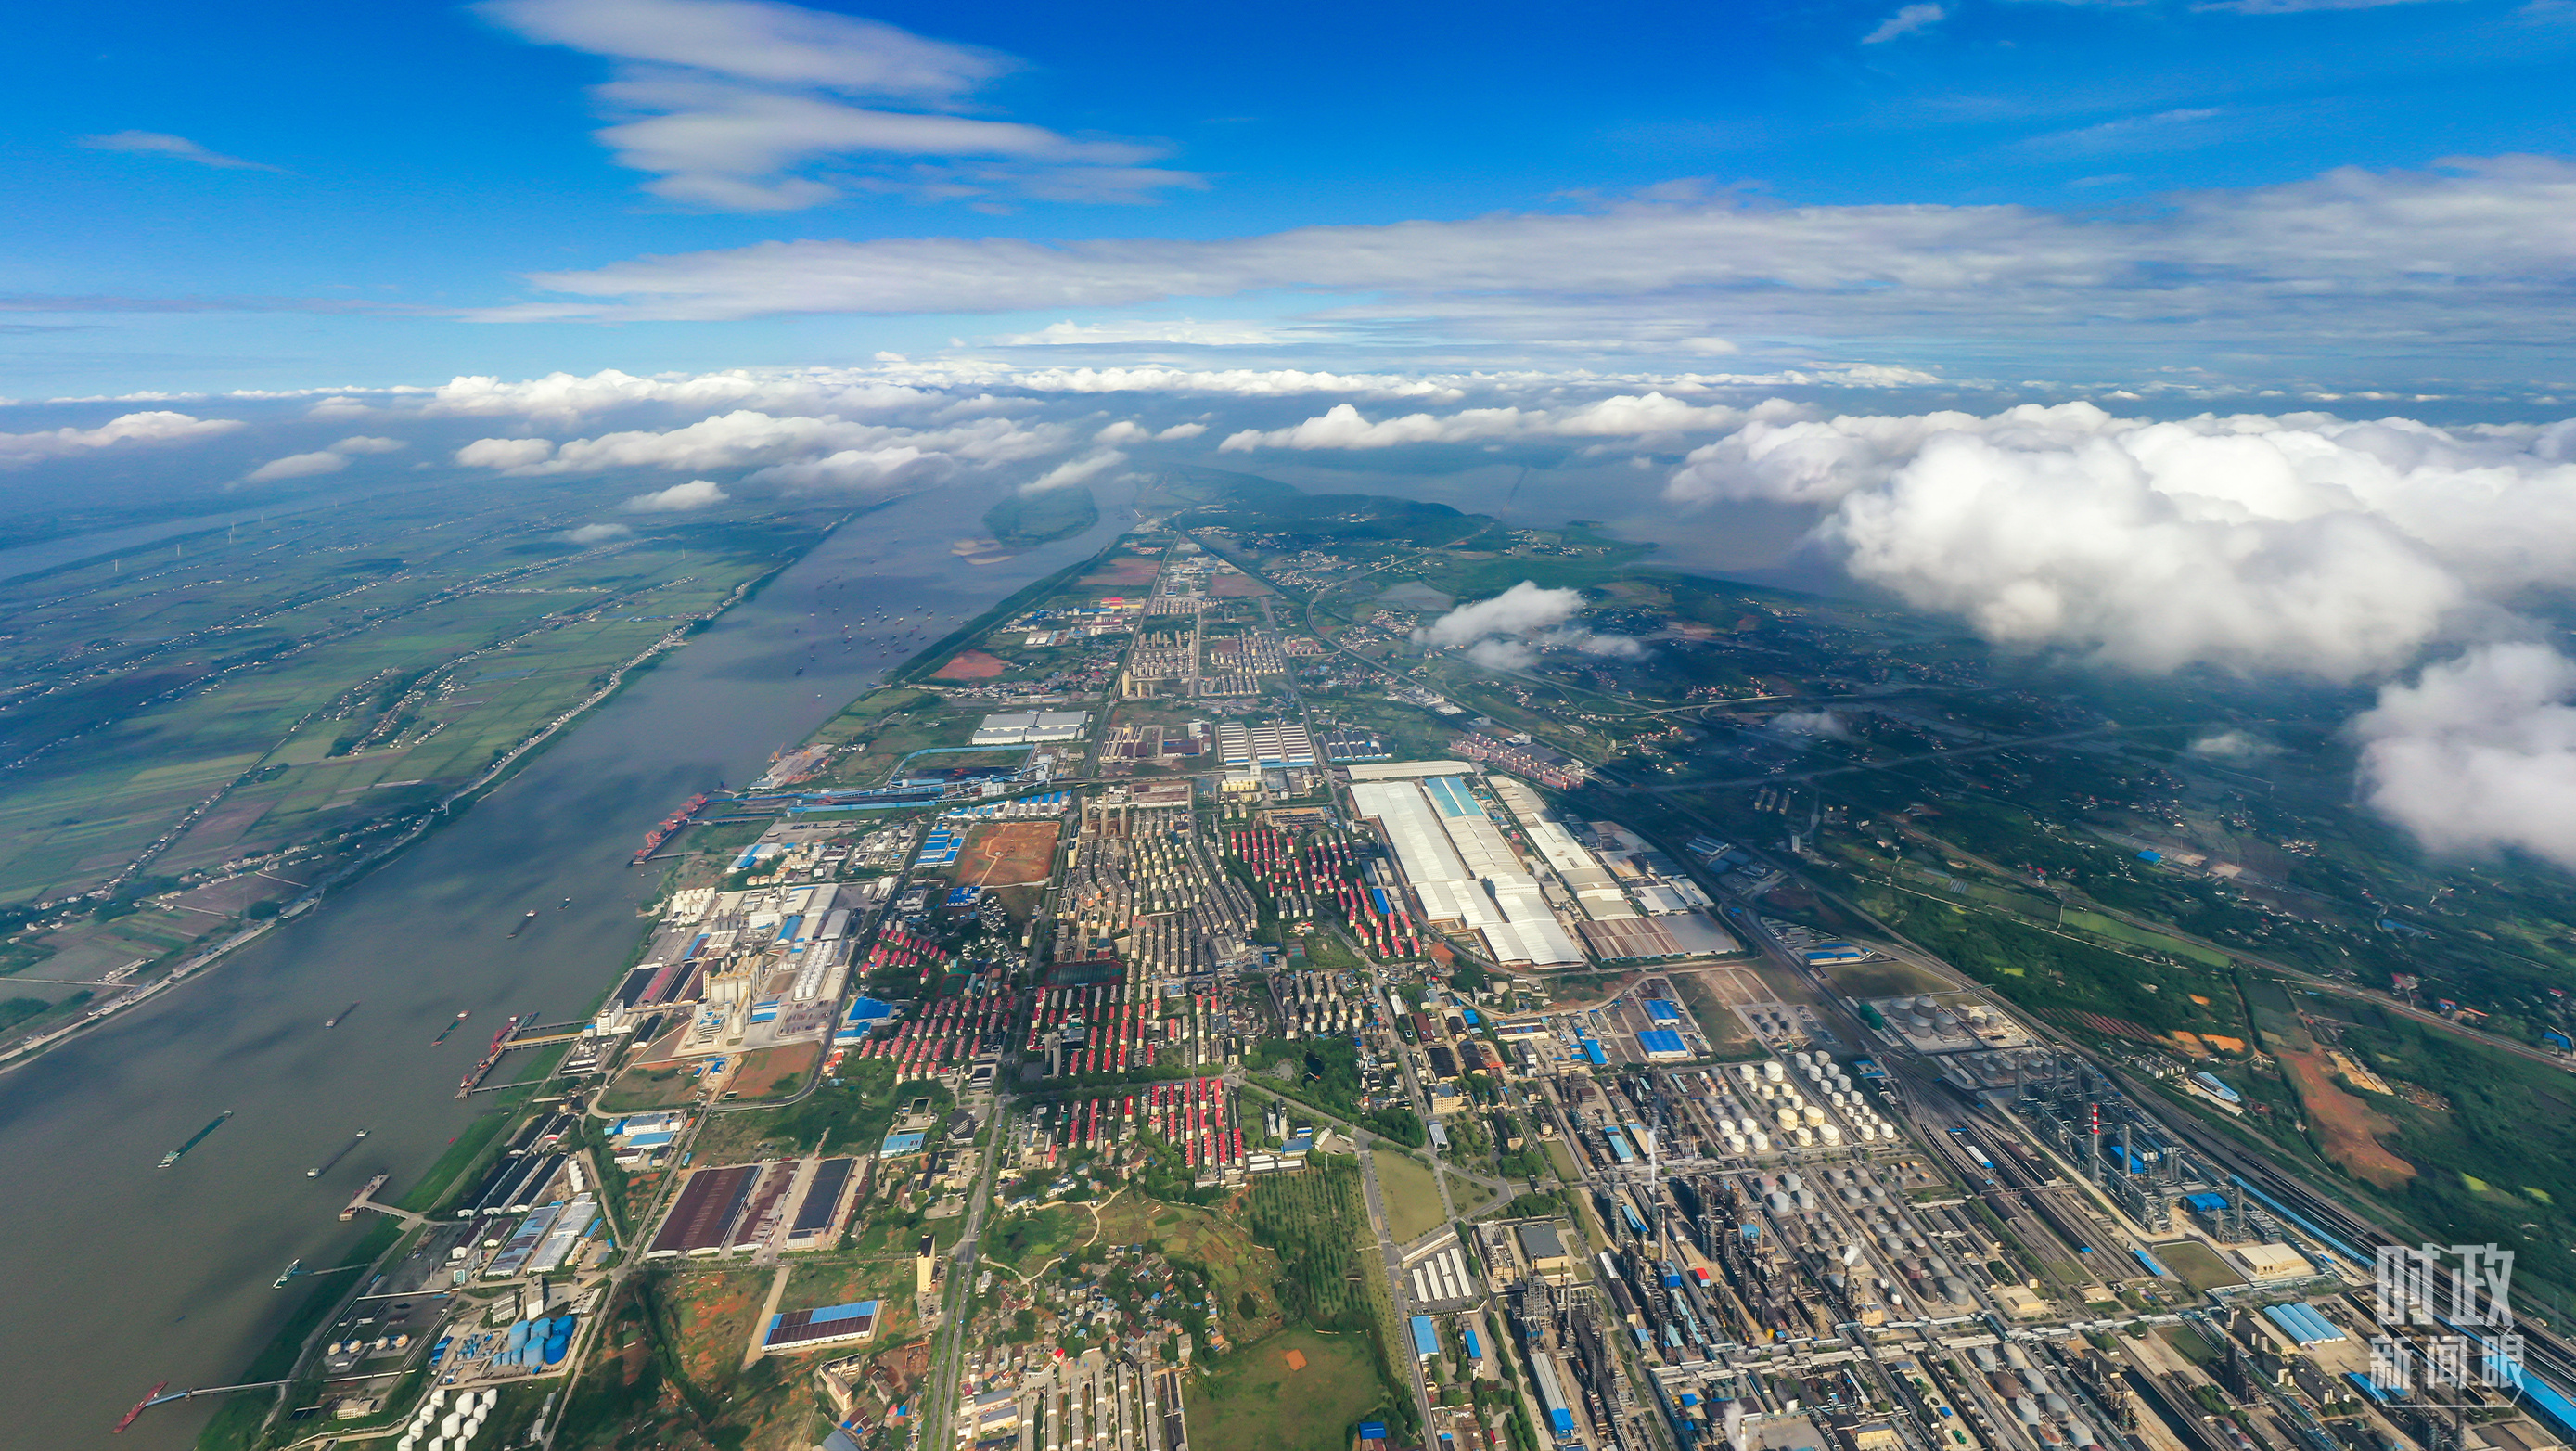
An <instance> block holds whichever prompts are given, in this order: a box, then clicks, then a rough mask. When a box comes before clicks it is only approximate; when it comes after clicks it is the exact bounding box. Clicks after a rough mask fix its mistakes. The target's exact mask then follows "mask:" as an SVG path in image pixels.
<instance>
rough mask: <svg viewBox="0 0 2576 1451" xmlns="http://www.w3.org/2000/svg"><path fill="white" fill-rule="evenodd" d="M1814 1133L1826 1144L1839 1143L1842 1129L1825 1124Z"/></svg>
mask: <svg viewBox="0 0 2576 1451" xmlns="http://www.w3.org/2000/svg"><path fill="white" fill-rule="evenodd" d="M1816 1134H1817V1136H1818V1137H1820V1138H1822V1139H1823V1140H1824V1141H1825V1142H1826V1143H1827V1144H1839V1143H1841V1142H1842V1141H1843V1131H1842V1130H1841V1129H1838V1128H1836V1127H1834V1126H1833V1125H1832V1124H1827V1125H1825V1126H1824V1127H1823V1128H1820V1129H1818V1130H1816Z"/></svg>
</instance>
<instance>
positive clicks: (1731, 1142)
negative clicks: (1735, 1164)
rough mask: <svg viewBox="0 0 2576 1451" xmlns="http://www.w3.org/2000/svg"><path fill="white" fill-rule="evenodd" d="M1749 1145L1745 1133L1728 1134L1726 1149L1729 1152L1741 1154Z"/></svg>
mask: <svg viewBox="0 0 2576 1451" xmlns="http://www.w3.org/2000/svg"><path fill="white" fill-rule="evenodd" d="M1747 1147H1749V1143H1748V1141H1747V1140H1746V1139H1745V1137H1744V1135H1742V1134H1728V1135H1727V1136H1726V1151H1727V1152H1728V1153H1730V1154H1741V1153H1743V1152H1744V1151H1745V1149H1746V1148H1747Z"/></svg>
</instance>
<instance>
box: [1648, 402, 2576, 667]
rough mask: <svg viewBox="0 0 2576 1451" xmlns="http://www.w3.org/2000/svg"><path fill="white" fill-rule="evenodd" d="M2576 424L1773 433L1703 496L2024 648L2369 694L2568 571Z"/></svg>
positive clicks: (2573, 539) (1729, 462) (1699, 491)
mask: <svg viewBox="0 0 2576 1451" xmlns="http://www.w3.org/2000/svg"><path fill="white" fill-rule="evenodd" d="M2571 458H2576V424H2557V425H2552V426H2549V427H2546V428H2540V427H2502V426H2480V427H2471V428H2455V429H2441V428H2434V427H2431V426H2429V425H2425V424H2421V423H2415V422H2412V421H2409V420H2405V419H2386V420H2380V421H2376V422H2363V423H2356V422H2350V421H2347V420H2343V419H2337V418H2332V417H2328V416H2325V415H2321V414H2291V415H2284V416H2278V417H2274V416H2264V415H2242V416H2235V417H2223V418H2222V417H2214V416H2203V417H2199V418H2191V419H2184V420H2179V421H2174V422H2151V421H2148V420H2144V419H2134V418H2119V417H2115V416H2113V415H2112V414H2109V413H2107V412H2105V411H2103V410H2101V409H2099V408H2097V407H2094V406H2093V405H2090V404H2081V403H2078V404H2067V405H2062V406H2058V407H2051V408H2042V407H2022V408H2014V409H2009V410H2006V411H2005V412H2002V413H1999V414H1995V415H1992V416H1990V417H1978V416H1975V415H1970V414H1964V413H1933V414H1923V415H1917V416H1912V417H1841V418H1796V419H1791V420H1788V421H1780V420H1777V419H1756V420H1754V421H1752V422H1749V423H1747V424H1746V425H1745V426H1744V427H1743V428H1741V429H1739V430H1737V431H1736V432H1735V433H1732V434H1730V435H1728V436H1727V437H1725V438H1722V439H1719V440H1718V441H1716V442H1714V443H1711V444H1709V445H1707V446H1705V447H1703V448H1700V449H1697V450H1694V451H1693V452H1692V453H1691V454H1690V455H1689V457H1688V458H1687V459H1686V461H1685V462H1684V464H1683V466H1682V467H1681V468H1680V469H1679V470H1677V471H1676V472H1675V473H1674V474H1673V476H1672V478H1671V481H1670V483H1669V485H1668V489H1667V493H1668V496H1669V497H1671V498H1673V499H1674V500H1676V501H1677V502H1681V503H1685V504H1688V503H1696V502H1704V501H1708V500H1713V499H1774V500H1782V501H1787V502H1798V503H1811V504H1818V505H1823V506H1827V507H1828V508H1829V512H1828V513H1827V515H1826V517H1825V520H1824V522H1823V523H1822V524H1821V525H1820V527H1819V529H1818V538H1819V539H1820V540H1821V541H1822V542H1823V543H1825V544H1827V545H1829V546H1831V547H1832V548H1834V549H1836V550H1837V551H1839V552H1840V554H1841V556H1842V558H1843V559H1844V562H1845V564H1846V567H1847V568H1848V569H1849V570H1850V571H1851V573H1853V574H1854V575H1856V576H1858V577H1860V578H1862V579H1866V580H1870V581H1873V582H1875V583H1878V584H1882V585H1885V586H1887V587H1888V588H1890V589H1893V590H1895V591H1896V592H1897V593H1899V594H1900V595H1902V596H1904V597H1905V598H1906V599H1907V600H1909V601H1910V602H1912V603H1914V604H1916V605H1918V606H1922V607H1926V608H1930V609H1936V610H1941V611H1945V612H1948V613H1951V614H1955V615H1958V616H1960V617H1962V618H1964V619H1966V620H1967V621H1968V622H1969V623H1970V624H1971V625H1973V626H1974V627H1975V628H1976V629H1977V630H1978V631H1979V632H1980V633H1982V634H1984V635H1985V636H1986V637H1987V638H1989V639H1992V640H1995V641H1998V642H2002V643H2008V644H2017V645H2034V646H2061V647H2071V648H2074V649H2076V650H2079V651H2083V652H2086V653H2089V654H2091V655H2093V656H2095V657H2096V658H2099V659H2102V660H2104V661H2107V662H2109V663H2114V664H2118V665H2122V666H2126V667H2129V668H2134V669H2140V670H2151V671H2161V670H2170V669H2173V668H2176V667H2178V666H2181V665H2184V664H2187V663H2192V662H2205V663H2214V664H2220V665H2227V666H2235V667H2242V668H2248V669H2283V670H2294V671H2303V672H2308V673H2312V674H2316V675H2320V676H2324V677H2328V678H2333V679H2349V678H2353V677H2355V676H2361V675H2367V674H2371V673H2374V672H2378V671H2383V670H2388V669H2393V668H2396V667H2398V666H2401V665H2403V664H2405V663H2407V662H2409V661H2411V660H2412V659H2414V658H2415V657H2416V656H2417V655H2418V654H2419V653H2420V652H2421V651H2422V650H2423V649H2424V648H2425V647H2426V646H2427V645H2428V644H2429V643H2431V642H2432V641H2434V640H2436V639H2437V638H2439V637H2440V636H2441V635H2442V633H2443V632H2444V631H2445V629H2446V628H2448V627H2449V626H2450V625H2452V624H2453V623H2455V622H2456V621H2457V620H2458V619H2459V618H2460V617H2461V614H2462V612H2464V611H2467V610H2470V609H2472V608H2476V607H2478V606H2480V605H2481V604H2482V603H2484V604H2487V605H2490V606H2491V605H2492V604H2493V603H2494V602H2496V601H2499V600H2501V599H2502V598H2503V597H2504V596H2506V595H2507V594H2509V593H2510V592H2511V591H2513V590H2515V589H2518V588H2521V587H2523V586H2525V585H2531V584H2539V583H2546V582H2549V581H2552V580H2555V579H2559V578H2561V577H2563V568H2564V567H2563V563H2562V561H2564V560H2565V559H2566V558H2567V557H2569V554H2570V553H2571V552H2576V462H2571Z"/></svg>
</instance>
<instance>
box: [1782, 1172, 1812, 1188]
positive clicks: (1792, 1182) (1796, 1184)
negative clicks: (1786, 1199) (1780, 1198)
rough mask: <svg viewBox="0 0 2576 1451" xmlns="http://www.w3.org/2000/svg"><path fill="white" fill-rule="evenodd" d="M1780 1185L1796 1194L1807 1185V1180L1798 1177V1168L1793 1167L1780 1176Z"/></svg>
mask: <svg viewBox="0 0 2576 1451" xmlns="http://www.w3.org/2000/svg"><path fill="white" fill-rule="evenodd" d="M1780 1187H1781V1188H1783V1189H1786V1190H1788V1191H1789V1192H1790V1193H1792V1194H1795V1193H1797V1192H1798V1191H1799V1190H1801V1189H1804V1188H1806V1187H1807V1181H1806V1180H1804V1179H1801V1178H1799V1177H1798V1171H1797V1170H1795V1169H1791V1170H1789V1171H1788V1172H1787V1173H1785V1174H1782V1175H1781V1176H1780Z"/></svg>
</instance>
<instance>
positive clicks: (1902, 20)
mask: <svg viewBox="0 0 2576 1451" xmlns="http://www.w3.org/2000/svg"><path fill="white" fill-rule="evenodd" d="M1946 15H1947V12H1945V11H1944V10H1942V8H1941V7H1940V6H1938V5H1908V6H1905V7H1904V8H1903V9H1900V10H1898V11H1897V12H1896V13H1895V14H1894V15H1891V16H1889V17H1887V18H1886V19H1885V20H1882V21H1880V22H1878V28H1877V29H1876V30H1873V31H1871V32H1870V33H1869V34H1867V35H1864V36H1862V37H1861V38H1860V43H1861V44H1863V45H1885V44H1886V43H1887V42H1889V41H1891V40H1894V39H1896V38H1897V37H1898V36H1902V35H1912V34H1913V33H1914V32H1916V31H1918V30H1929V29H1931V28H1932V27H1933V26H1935V25H1938V24H1940V23H1941V21H1942V20H1943V19H1944V18H1945V17H1946Z"/></svg>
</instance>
